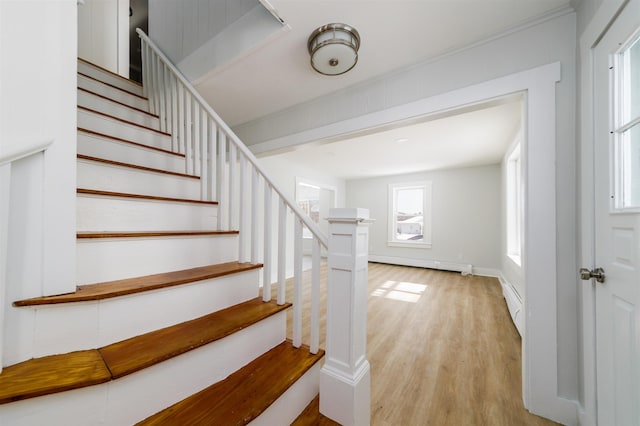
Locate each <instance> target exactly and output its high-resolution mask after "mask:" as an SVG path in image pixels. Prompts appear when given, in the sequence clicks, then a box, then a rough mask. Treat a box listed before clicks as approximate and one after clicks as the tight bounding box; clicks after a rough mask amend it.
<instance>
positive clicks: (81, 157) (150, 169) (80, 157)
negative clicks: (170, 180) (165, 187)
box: [77, 154, 200, 179]
mask: <svg viewBox="0 0 640 426" xmlns="http://www.w3.org/2000/svg"><path fill="white" fill-rule="evenodd" d="M77 158H78V160H88V161H96V162H98V163H104V164H110V165H112V166H121V167H129V168H131V169H138V170H144V171H147V172H154V173H162V174H165V175H173V176H180V177H185V178H190V179H200V176H195V175H188V174H186V173H178V172H170V171H168V170H162V169H154V168H153V167H145V166H138V165H137V164H130V163H123V162H121V161H114V160H107V159H105V158H99V157H92V156H90V155H84V154H77Z"/></svg>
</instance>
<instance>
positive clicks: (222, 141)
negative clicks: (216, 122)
mask: <svg viewBox="0 0 640 426" xmlns="http://www.w3.org/2000/svg"><path fill="white" fill-rule="evenodd" d="M226 168H227V135H225V133H224V132H223V131H222V130H220V129H219V131H218V164H217V176H218V179H217V181H216V185H217V191H216V193H217V194H218V230H220V231H227V230H228V229H229V217H228V215H229V206H228V204H227V197H228V193H227V192H228V191H227V189H228V188H226V186H227V170H226Z"/></svg>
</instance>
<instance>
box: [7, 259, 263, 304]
mask: <svg viewBox="0 0 640 426" xmlns="http://www.w3.org/2000/svg"><path fill="white" fill-rule="evenodd" d="M261 267H262V265H261V264H253V263H239V262H227V263H220V264H217V265H207V266H201V267H198V268H191V269H184V270H181V271H172V272H165V273H162V274H153V275H147V276H143V277H135V278H127V279H123V280H115V281H107V282H103V283H99V284H88V285H81V286H78V287H77V290H76V292H75V293H68V294H62V295H58V296H46V297H35V298H32V299H25V300H18V301H15V302H13V305H14V306H38V305H53V304H60V303H73V302H86V301H92V300H103V299H109V298H112V297H119V296H125V295H128V294H135V293H141V292H145V291H152V290H158V289H161V288H166V287H172V286H177V285H182V284H188V283H192V282H196V281H201V280H206V279H211V278H218V277H222V276H225V275H231V274H235V273H240V272H244V271H249V270H252V269H258V268H261Z"/></svg>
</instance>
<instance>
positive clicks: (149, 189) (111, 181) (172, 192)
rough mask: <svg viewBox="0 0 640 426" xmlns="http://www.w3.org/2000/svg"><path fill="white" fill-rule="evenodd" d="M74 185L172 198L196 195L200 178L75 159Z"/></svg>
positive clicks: (198, 191) (198, 190) (196, 196)
mask: <svg viewBox="0 0 640 426" xmlns="http://www.w3.org/2000/svg"><path fill="white" fill-rule="evenodd" d="M77 173H78V188H86V189H99V190H103V191H114V192H126V193H130V194H142V195H157V196H160V197H173V198H187V199H196V200H197V199H199V198H200V180H199V179H192V178H189V177H184V176H176V175H169V174H165V173H156V172H150V171H146V170H139V169H134V168H130V167H122V166H116V165H110V164H105V163H99V162H96V161H90V160H78V162H77Z"/></svg>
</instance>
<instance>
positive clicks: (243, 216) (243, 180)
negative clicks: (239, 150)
mask: <svg viewBox="0 0 640 426" xmlns="http://www.w3.org/2000/svg"><path fill="white" fill-rule="evenodd" d="M232 145H233V144H232ZM248 185H249V181H248V179H247V158H246V157H245V156H244V155H241V156H240V190H239V199H240V203H239V204H240V208H239V214H240V225H239V228H238V229H239V230H240V238H239V240H238V242H239V244H238V258H239V259H240V262H246V261H247V260H248V256H247V244H246V241H247V235H246V233H247V229H248V228H249V226H248V223H247V222H248V220H249V219H248V218H249V210H250V209H251V207H249V206H248V205H247V202H246V197H247V186H248Z"/></svg>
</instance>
